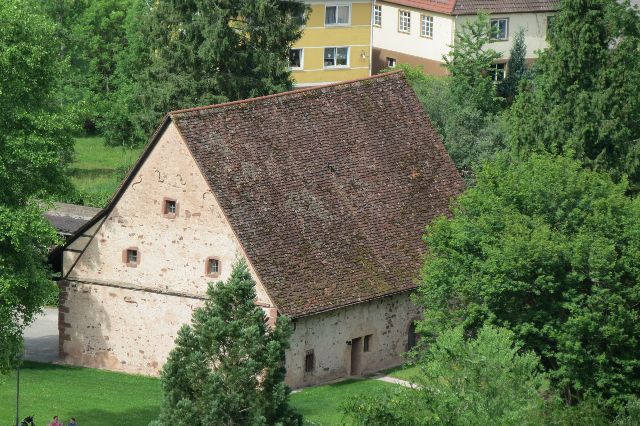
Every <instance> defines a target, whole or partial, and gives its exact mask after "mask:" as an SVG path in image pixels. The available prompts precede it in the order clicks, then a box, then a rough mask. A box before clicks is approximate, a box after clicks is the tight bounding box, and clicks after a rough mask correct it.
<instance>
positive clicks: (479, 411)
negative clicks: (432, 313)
mask: <svg viewBox="0 0 640 426" xmlns="http://www.w3.org/2000/svg"><path fill="white" fill-rule="evenodd" d="M418 365H419V367H420V372H419V373H418V374H417V375H416V376H415V384H416V388H415V389H406V388H405V389H398V390H396V391H395V392H387V393H386V394H382V397H381V395H370V396H367V397H365V398H357V399H356V398H352V399H350V400H349V402H348V403H347V405H346V407H345V410H346V412H347V413H348V414H350V415H351V417H352V418H353V419H354V423H355V424H361V425H381V426H382V425H389V424H394V425H435V424H447V425H487V424H495V425H513V424H542V418H541V414H542V413H543V412H544V406H545V402H544V400H543V398H542V396H541V395H542V392H544V391H545V390H546V388H547V384H546V380H545V379H544V377H543V376H542V375H541V374H540V372H539V367H540V363H539V359H538V357H537V356H535V355H534V354H533V353H531V352H522V351H521V347H520V345H518V344H516V343H515V342H514V335H513V333H512V332H510V331H508V330H504V329H500V328H494V327H491V326H485V327H483V328H481V329H480V330H479V332H478V335H477V337H476V338H475V339H470V340H467V339H465V336H464V332H463V329H462V327H458V328H456V329H452V330H447V331H444V332H443V333H442V334H440V336H439V337H438V339H437V340H436V341H435V342H434V343H433V344H432V345H431V346H430V347H429V348H428V349H427V350H426V352H425V353H424V355H423V356H422V357H421V358H419V361H418Z"/></svg>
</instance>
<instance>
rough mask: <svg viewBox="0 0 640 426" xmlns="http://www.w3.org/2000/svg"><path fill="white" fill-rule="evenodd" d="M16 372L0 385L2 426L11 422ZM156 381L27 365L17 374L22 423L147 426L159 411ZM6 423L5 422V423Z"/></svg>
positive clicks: (68, 368) (54, 365) (59, 366)
mask: <svg viewBox="0 0 640 426" xmlns="http://www.w3.org/2000/svg"><path fill="white" fill-rule="evenodd" d="M15 380H16V375H15V371H13V372H12V373H10V374H9V375H7V376H4V377H3V382H2V383H1V384H0V425H1V424H13V421H14V420H13V419H15V397H16V394H15ZM161 399H162V393H161V389H160V382H159V380H158V379H155V378H150V377H145V376H138V375H130V374H123V373H113V372H108V371H104V370H96V369H91V368H83V367H76V366H67V365H56V364H44V363H38V362H30V361H25V362H24V363H23V365H22V367H21V368H20V417H21V418H23V417H25V416H27V415H35V419H36V424H38V425H42V424H44V425H46V424H47V423H48V422H49V421H51V418H52V417H53V416H54V415H58V416H60V419H61V420H63V421H64V423H65V424H66V423H68V421H69V418H70V417H71V416H73V417H76V419H77V420H78V424H81V425H98V426H102V425H104V426H111V425H147V424H149V422H151V421H152V420H155V419H156V418H157V416H158V413H159V410H160V401H161ZM7 420H9V422H7Z"/></svg>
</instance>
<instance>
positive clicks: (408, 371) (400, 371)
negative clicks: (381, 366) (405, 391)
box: [385, 365, 420, 382]
mask: <svg viewBox="0 0 640 426" xmlns="http://www.w3.org/2000/svg"><path fill="white" fill-rule="evenodd" d="M419 372H420V370H419V368H418V367H417V366H415V365H401V366H400V367H395V368H392V369H390V370H387V371H385V373H386V374H387V375H389V376H391V377H395V378H396V379H402V380H406V381H408V382H412V381H413V378H414V377H415V376H416V375H417V374H418V373H419Z"/></svg>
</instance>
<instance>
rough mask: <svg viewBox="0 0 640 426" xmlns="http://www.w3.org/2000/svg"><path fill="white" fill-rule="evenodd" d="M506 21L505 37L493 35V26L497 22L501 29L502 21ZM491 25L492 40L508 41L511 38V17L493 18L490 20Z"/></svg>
mask: <svg viewBox="0 0 640 426" xmlns="http://www.w3.org/2000/svg"><path fill="white" fill-rule="evenodd" d="M501 21H504V37H500V35H497V36H494V35H493V28H494V24H497V26H498V29H500V22H501ZM490 25H491V32H492V35H491V40H494V41H506V40H509V18H494V19H491V21H490Z"/></svg>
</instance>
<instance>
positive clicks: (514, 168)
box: [417, 154, 640, 408]
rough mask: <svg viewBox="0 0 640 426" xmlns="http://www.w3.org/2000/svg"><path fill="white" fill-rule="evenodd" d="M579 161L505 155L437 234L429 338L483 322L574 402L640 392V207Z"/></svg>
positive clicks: (433, 231)
mask: <svg viewBox="0 0 640 426" xmlns="http://www.w3.org/2000/svg"><path fill="white" fill-rule="evenodd" d="M626 191H627V183H626V181H624V180H623V181H622V182H621V183H618V184H615V183H613V182H612V181H611V178H610V177H609V176H608V175H607V174H603V173H598V172H594V171H589V170H585V169H583V168H582V167H581V164H580V163H579V162H578V161H575V160H571V159H567V158H563V157H553V156H550V155H538V154H533V155H531V156H530V157H529V159H528V160H527V161H523V162H512V161H510V160H509V159H506V158H501V159H499V160H496V161H494V162H491V163H488V164H487V165H485V167H483V169H482V170H481V171H480V173H479V174H478V179H477V184H476V186H475V187H473V188H471V189H468V190H467V191H466V192H465V193H464V194H463V195H462V196H461V197H460V198H459V199H458V200H457V202H456V203H455V206H454V208H453V217H451V218H441V219H439V220H436V221H435V222H434V223H433V224H432V225H430V226H429V227H428V229H427V234H426V241H427V244H428V246H429V254H428V256H427V258H426V261H425V264H424V269H423V272H422V283H421V285H420V287H419V297H418V299H417V302H418V303H419V304H420V305H422V306H423V307H424V312H425V314H424V320H423V321H422V323H421V330H422V332H423V333H425V334H428V333H432V332H435V333H438V332H439V331H440V330H444V329H448V328H450V327H452V326H453V327H455V326H458V325H462V326H463V327H464V329H465V330H466V332H467V333H470V334H473V333H475V332H477V330H479V329H481V328H482V326H483V325H484V324H487V323H488V324H494V325H497V326H501V327H505V328H507V329H510V330H512V331H513V332H514V333H515V336H516V338H517V339H518V340H519V341H522V342H523V343H524V348H525V349H527V350H533V351H535V352H536V353H537V354H538V355H539V356H540V357H541V359H542V362H543V365H544V367H545V368H546V369H547V370H548V371H549V375H550V378H551V380H552V382H553V384H554V385H555V386H556V388H557V389H559V391H560V393H561V395H562V396H563V398H564V399H565V400H566V401H567V402H568V403H575V402H576V401H578V400H580V399H581V398H582V397H583V396H584V395H585V394H586V393H587V392H589V393H591V395H595V396H598V397H600V398H602V399H603V400H605V401H606V402H607V404H608V406H609V407H610V408H611V407H615V408H620V407H622V406H623V405H624V401H625V400H626V399H627V398H628V397H630V396H632V395H637V394H638V392H639V391H640V381H639V380H638V377H640V376H639V375H640V341H639V340H638V338H637V336H638V335H640V311H639V310H638V306H639V305H640V263H639V261H638V259H640V200H639V199H637V198H629V197H627V196H626V195H625V192H626Z"/></svg>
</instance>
